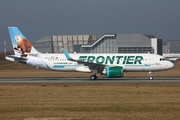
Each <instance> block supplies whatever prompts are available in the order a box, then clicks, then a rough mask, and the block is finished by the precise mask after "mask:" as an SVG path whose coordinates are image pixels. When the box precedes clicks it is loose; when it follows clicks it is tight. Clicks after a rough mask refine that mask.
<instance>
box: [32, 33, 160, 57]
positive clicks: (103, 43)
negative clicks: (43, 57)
mask: <svg viewBox="0 0 180 120" xmlns="http://www.w3.org/2000/svg"><path fill="white" fill-rule="evenodd" d="M33 46H34V47H35V48H36V49H37V50H38V51H40V52H43V53H46V52H47V53H62V51H61V48H64V49H66V50H67V52H69V53H74V52H76V53H147V52H149V53H154V54H160V55H162V39H158V38H156V37H155V36H153V35H142V34H104V35H52V36H45V37H42V38H41V39H40V40H38V41H37V42H36V43H34V44H33Z"/></svg>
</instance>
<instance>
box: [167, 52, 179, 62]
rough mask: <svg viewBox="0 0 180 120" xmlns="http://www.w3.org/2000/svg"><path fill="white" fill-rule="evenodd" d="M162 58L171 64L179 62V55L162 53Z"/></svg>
mask: <svg viewBox="0 0 180 120" xmlns="http://www.w3.org/2000/svg"><path fill="white" fill-rule="evenodd" d="M163 57H165V58H166V59H167V60H169V61H171V62H176V61H178V60H180V53H167V54H166V53H164V54H163Z"/></svg>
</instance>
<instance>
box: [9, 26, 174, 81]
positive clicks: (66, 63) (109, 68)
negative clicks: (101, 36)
mask: <svg viewBox="0 0 180 120" xmlns="http://www.w3.org/2000/svg"><path fill="white" fill-rule="evenodd" d="M8 30H9V34H10V38H11V42H12V46H13V49H14V53H15V54H14V55H8V56H6V60H9V61H13V62H17V63H22V64H25V65H28V66H33V67H36V68H42V69H47V70H56V71H61V72H87V73H92V75H91V76H90V80H96V79H97V76H96V74H98V73H100V74H101V75H105V76H106V77H108V78H121V77H123V74H124V72H148V74H149V79H150V80H152V79H153V76H152V72H155V71H163V70H169V69H171V68H173V66H174V64H173V63H172V62H170V61H167V60H166V59H165V58H164V57H163V56H161V55H156V54H150V53H140V54H137V53H134V54H132V53H129V54H128V53H126V54H124V53H96V54H94V53H93V54H92V53H83V54H81V53H75V54H69V53H67V52H66V50H65V49H63V48H62V52H63V53H59V54H57V53H40V52H39V51H37V50H36V49H35V48H34V47H33V46H32V44H31V43H30V42H29V41H28V39H26V37H25V36H24V35H23V34H22V33H21V31H20V30H19V29H18V28H17V27H8Z"/></svg>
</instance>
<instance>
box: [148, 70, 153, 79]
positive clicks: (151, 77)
mask: <svg viewBox="0 0 180 120" xmlns="http://www.w3.org/2000/svg"><path fill="white" fill-rule="evenodd" d="M148 74H149V80H152V79H153V76H152V72H151V71H149V73H148Z"/></svg>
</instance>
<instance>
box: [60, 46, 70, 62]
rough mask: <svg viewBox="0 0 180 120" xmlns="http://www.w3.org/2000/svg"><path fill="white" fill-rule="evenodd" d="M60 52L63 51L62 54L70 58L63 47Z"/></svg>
mask: <svg viewBox="0 0 180 120" xmlns="http://www.w3.org/2000/svg"><path fill="white" fill-rule="evenodd" d="M62 52H63V53H64V55H65V56H66V59H68V60H70V59H72V58H71V57H70V56H69V54H68V53H67V52H66V50H65V49H64V48H62Z"/></svg>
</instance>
